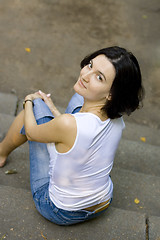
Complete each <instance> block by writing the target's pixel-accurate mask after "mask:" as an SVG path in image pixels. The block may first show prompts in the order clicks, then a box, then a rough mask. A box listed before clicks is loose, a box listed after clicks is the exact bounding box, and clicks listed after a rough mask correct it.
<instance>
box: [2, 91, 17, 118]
mask: <svg viewBox="0 0 160 240" xmlns="http://www.w3.org/2000/svg"><path fill="white" fill-rule="evenodd" d="M17 102H18V98H17V96H15V95H14V94H9V93H1V92H0V113H5V114H8V115H11V116H15V114H16V110H17Z"/></svg>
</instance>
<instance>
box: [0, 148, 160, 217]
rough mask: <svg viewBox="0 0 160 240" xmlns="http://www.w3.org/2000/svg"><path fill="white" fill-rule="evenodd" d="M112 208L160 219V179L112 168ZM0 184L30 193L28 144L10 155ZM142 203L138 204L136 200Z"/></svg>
mask: <svg viewBox="0 0 160 240" xmlns="http://www.w3.org/2000/svg"><path fill="white" fill-rule="evenodd" d="M12 169H16V170H17V174H11V175H6V174H5V172H6V171H7V170H12ZM111 177H112V180H113V183H114V200H113V206H114V207H116V208H122V209H125V210H132V211H138V212H140V213H145V214H147V215H148V214H150V215H153V216H154V215H155V216H160V212H159V211H157V209H160V202H159V196H160V189H159V185H160V177H158V176H152V175H147V174H143V173H138V172H134V171H130V170H125V169H121V168H117V167H115V166H114V167H113V170H112V172H111ZM0 184H1V185H4V186H12V187H15V188H23V189H27V190H30V181H29V154H28V145H27V143H26V144H25V145H24V146H23V147H20V148H19V149H16V150H15V151H14V152H12V153H11V155H10V156H9V159H8V161H7V164H6V165H5V166H4V167H3V168H1V169H0ZM136 198H137V199H139V200H140V203H139V204H135V202H134V200H135V199H136Z"/></svg>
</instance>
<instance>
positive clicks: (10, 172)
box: [5, 169, 17, 175]
mask: <svg viewBox="0 0 160 240" xmlns="http://www.w3.org/2000/svg"><path fill="white" fill-rule="evenodd" d="M15 173H17V170H16V169H10V170H7V171H5V174H6V175H7V174H15Z"/></svg>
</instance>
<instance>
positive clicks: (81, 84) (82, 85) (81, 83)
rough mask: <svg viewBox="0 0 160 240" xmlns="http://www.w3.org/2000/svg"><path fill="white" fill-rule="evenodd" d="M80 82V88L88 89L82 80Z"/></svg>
mask: <svg viewBox="0 0 160 240" xmlns="http://www.w3.org/2000/svg"><path fill="white" fill-rule="evenodd" d="M78 82H79V84H80V86H81V87H83V88H86V86H85V85H84V84H83V82H82V80H81V79H79V81H78Z"/></svg>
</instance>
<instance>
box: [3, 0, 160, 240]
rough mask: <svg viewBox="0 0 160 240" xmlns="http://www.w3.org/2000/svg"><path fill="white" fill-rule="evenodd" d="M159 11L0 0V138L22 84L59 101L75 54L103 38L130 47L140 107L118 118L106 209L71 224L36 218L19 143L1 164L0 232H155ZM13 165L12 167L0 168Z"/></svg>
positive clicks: (75, 237) (64, 239)
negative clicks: (120, 130)
mask: <svg viewBox="0 0 160 240" xmlns="http://www.w3.org/2000/svg"><path fill="white" fill-rule="evenodd" d="M159 12H160V5H159V0H153V1H149V0H141V1H138V0H135V1H131V0H121V1H118V0H115V1H113V0H99V1H96V0H90V1H87V0H84V1H80V0H77V1H73V0H69V1H67V2H66V1H65V0H45V1H42V0H34V1H31V0H28V1H24V0H1V3H0V23H1V24H0V36H1V44H0V53H1V58H0V121H1V125H0V138H3V136H4V134H5V133H6V131H7V129H8V127H9V125H10V124H11V122H12V121H13V119H14V116H15V115H16V113H17V112H18V111H19V110H20V108H21V106H22V100H23V98H24V96H25V95H26V94H28V93H30V92H33V91H36V90H37V89H42V90H44V91H46V92H50V93H52V98H53V100H54V102H55V103H56V104H57V105H58V106H60V107H61V109H63V107H65V106H66V105H67V102H68V100H69V99H70V97H71V95H72V93H73V90H72V86H73V84H74V82H75V81H76V80H77V77H78V74H79V62H80V61H81V59H82V58H83V57H84V56H85V55H87V54H88V53H90V52H92V51H94V50H95V49H99V48H102V47H106V46H111V45H120V46H122V47H126V48H128V49H130V50H131V51H132V52H133V53H135V55H136V56H137V58H138V59H139V62H140V65H141V69H142V75H143V81H144V86H145V89H146V98H145V101H144V108H143V109H142V110H141V111H137V112H135V113H134V114H133V115H132V116H131V117H130V118H128V117H126V118H125V119H126V120H127V122H126V126H127V128H126V130H125V132H124V136H123V140H122V142H121V144H120V146H119V149H118V152H117V155H116V159H115V165H114V169H113V171H112V179H113V181H114V201H113V204H112V207H111V208H110V209H109V210H108V212H107V214H104V215H103V216H102V218H99V219H96V220H93V221H90V222H88V223H84V224H80V225H76V226H72V227H59V226H56V225H54V224H51V223H49V222H48V221H46V220H45V219H43V218H42V217H41V216H40V215H39V214H38V213H37V211H36V210H35V208H34V204H33V201H32V197H31V194H30V186H29V161H27V159H28V146H27V145H24V147H21V148H20V149H18V150H16V151H15V152H13V153H12V155H11V156H10V157H9V159H8V163H7V165H6V166H5V167H4V168H3V169H0V240H2V239H7V240H17V239H21V240H22V239H24V240H28V239H33V240H36V239H48V240H58V239H59V240H81V239H86V240H88V239H95V240H96V239H98V240H101V239H107V240H118V239H120V240H124V239H129V240H132V239H135V240H141V239H145V240H160V230H159V226H160V204H159V196H160V188H159V185H160V176H159V172H160V169H159V166H160V165H159V156H160V152H159V145H160V140H159V135H160V130H159V128H160V124H159V123H160V114H159V112H160V111H159V100H160V91H159V87H160V82H159V73H160V47H159V36H160V33H159V31H158V30H159V22H160V21H159V20H160V19H159V18H160V14H159ZM10 93H12V94H10ZM141 137H143V138H142V139H140V138H141ZM13 168H16V169H17V172H18V173H17V174H13V175H6V174H5V171H6V170H8V169H13ZM136 200H137V201H139V202H138V203H137V202H136Z"/></svg>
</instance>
